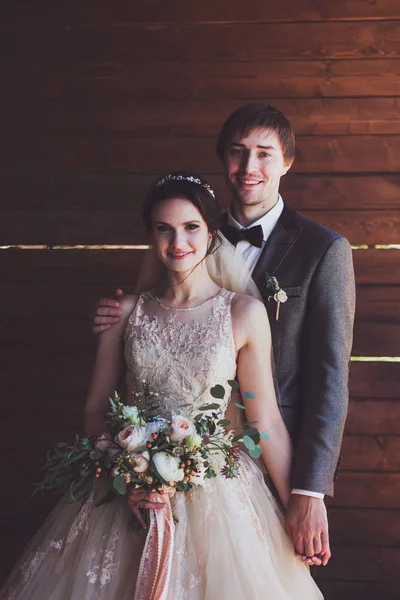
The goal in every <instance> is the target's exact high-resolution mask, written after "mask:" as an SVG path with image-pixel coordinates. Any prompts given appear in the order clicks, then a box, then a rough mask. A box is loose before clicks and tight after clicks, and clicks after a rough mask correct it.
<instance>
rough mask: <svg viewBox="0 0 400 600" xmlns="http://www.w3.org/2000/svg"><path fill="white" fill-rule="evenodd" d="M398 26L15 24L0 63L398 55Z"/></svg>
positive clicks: (6, 33)
mask: <svg viewBox="0 0 400 600" xmlns="http://www.w3.org/2000/svg"><path fill="white" fill-rule="evenodd" d="M399 31H400V23H399V22H398V21H394V20H388V21H375V22H321V23H307V22H302V23H282V24H277V23H274V24H268V23H267V24H264V23H252V24H246V23H244V24H243V23H238V24H234V25H231V24H224V25H218V24H214V25H201V24H200V25H198V24H196V25H187V26H167V25H164V24H163V25H161V26H156V27H148V26H142V25H140V24H139V25H137V24H132V25H128V24H126V26H124V27H116V28H113V27H103V28H87V29H84V28H80V27H76V28H75V27H67V28H66V27H58V28H49V29H39V30H37V31H35V30H32V29H26V30H23V29H22V30H21V29H16V30H11V31H10V30H6V31H4V32H3V35H2V38H3V49H4V51H3V53H2V55H1V56H0V63H1V64H3V65H4V64H6V65H14V66H24V65H32V64H43V65H55V64H57V65H73V64H77V63H78V64H85V63H93V62H97V63H108V62H121V61H123V62H156V61H180V62H187V61H189V62H191V61H207V62H208V61H210V62H213V61H223V62H231V61H244V62H247V61H265V60H293V61H296V60H301V59H302V60H304V59H309V60H316V59H346V58H347V59H349V58H353V59H354V58H357V59H367V58H377V57H382V58H399V57H400V44H399ZM238 40H240V42H239V41H238ZM28 48H29V52H28V51H27V49H28ZM49 48H51V50H52V51H51V52H49V51H48V49H49Z"/></svg>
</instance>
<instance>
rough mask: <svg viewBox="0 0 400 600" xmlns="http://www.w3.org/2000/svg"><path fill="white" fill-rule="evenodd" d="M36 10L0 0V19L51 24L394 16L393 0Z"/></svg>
mask: <svg viewBox="0 0 400 600" xmlns="http://www.w3.org/2000/svg"><path fill="white" fill-rule="evenodd" d="M36 4H37V7H36V10H34V9H33V7H32V6H31V5H30V4H29V3H25V2H12V0H8V1H7V2H5V3H4V18H5V22H7V23H9V24H10V25H13V26H14V27H20V26H21V24H23V25H24V26H25V27H26V26H30V27H33V26H36V27H39V26H42V27H43V25H52V26H55V25H56V24H58V25H62V24H69V25H75V26H76V25H80V26H83V25H86V26H94V25H97V26H99V25H105V26H112V25H116V26H118V25H121V24H122V23H124V24H125V23H133V24H134V23H143V24H149V25H159V24H163V25H165V24H171V25H174V24H187V23H194V24H197V23H221V24H227V23H243V22H256V23H262V22H265V23H271V22H281V21H283V22H285V21H289V22H290V21H330V20H341V21H346V20H381V19H391V20H396V19H399V10H398V4H397V2H396V0H381V1H380V2H379V3H375V2H365V1H363V0H337V1H336V2H335V3H332V2H330V1H329V0H322V1H319V2H318V3H316V2H312V1H311V0H298V1H297V2H296V3H295V4H293V2H291V1H290V0H284V1H282V2H273V3H271V4H268V5H265V4H260V3H259V2H258V1H257V0H250V2H247V3H246V5H243V4H240V3H238V4H236V3H232V2H230V1H228V0H220V1H219V2H218V3H214V4H212V3H202V4H199V3H198V2H195V1H194V0H189V1H186V2H185V1H184V0H175V2H174V3H173V4H172V5H165V4H164V3H154V2H153V1H151V0H144V1H143V0H142V1H141V2H137V3H134V4H126V3H125V2H123V1H121V0H117V1H114V2H113V6H112V7H111V6H110V5H109V3H108V2H107V1H106V0H101V1H96V2H95V1H93V0H91V1H90V2H85V3H83V4H82V3H80V2H77V1H76V0H75V1H73V2H69V3H68V5H66V6H54V4H53V3H52V2H50V1H49V0H41V1H40V2H38V3H36Z"/></svg>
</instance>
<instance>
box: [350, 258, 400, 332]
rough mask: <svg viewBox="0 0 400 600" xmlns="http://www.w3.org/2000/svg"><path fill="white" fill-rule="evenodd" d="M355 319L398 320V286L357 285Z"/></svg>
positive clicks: (399, 316)
mask: <svg viewBox="0 0 400 600" xmlns="http://www.w3.org/2000/svg"><path fill="white" fill-rule="evenodd" d="M399 262H400V255H399ZM356 319H358V320H360V321H361V320H363V321H400V286H391V287H389V286H378V285H377V286H372V285H371V286H366V285H359V286H357V303H356Z"/></svg>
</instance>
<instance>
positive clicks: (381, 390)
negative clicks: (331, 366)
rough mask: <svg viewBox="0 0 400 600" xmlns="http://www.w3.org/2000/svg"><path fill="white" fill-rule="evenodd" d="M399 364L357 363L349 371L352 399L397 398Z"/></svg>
mask: <svg viewBox="0 0 400 600" xmlns="http://www.w3.org/2000/svg"><path fill="white" fill-rule="evenodd" d="M399 381H400V363H384V362H382V363H379V362H375V363H374V362H371V363H358V362H353V363H352V364H351V369H350V395H351V397H352V398H369V399H373V400H375V399H377V398H387V399H393V398H398V397H399Z"/></svg>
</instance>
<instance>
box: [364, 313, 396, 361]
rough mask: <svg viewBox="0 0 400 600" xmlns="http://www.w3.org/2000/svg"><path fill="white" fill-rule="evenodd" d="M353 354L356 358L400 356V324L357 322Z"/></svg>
mask: <svg viewBox="0 0 400 600" xmlns="http://www.w3.org/2000/svg"><path fill="white" fill-rule="evenodd" d="M352 354H353V355H354V356H400V323H386V322H379V323H370V322H368V321H358V322H356V323H355V326H354V342H353V350H352Z"/></svg>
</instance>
